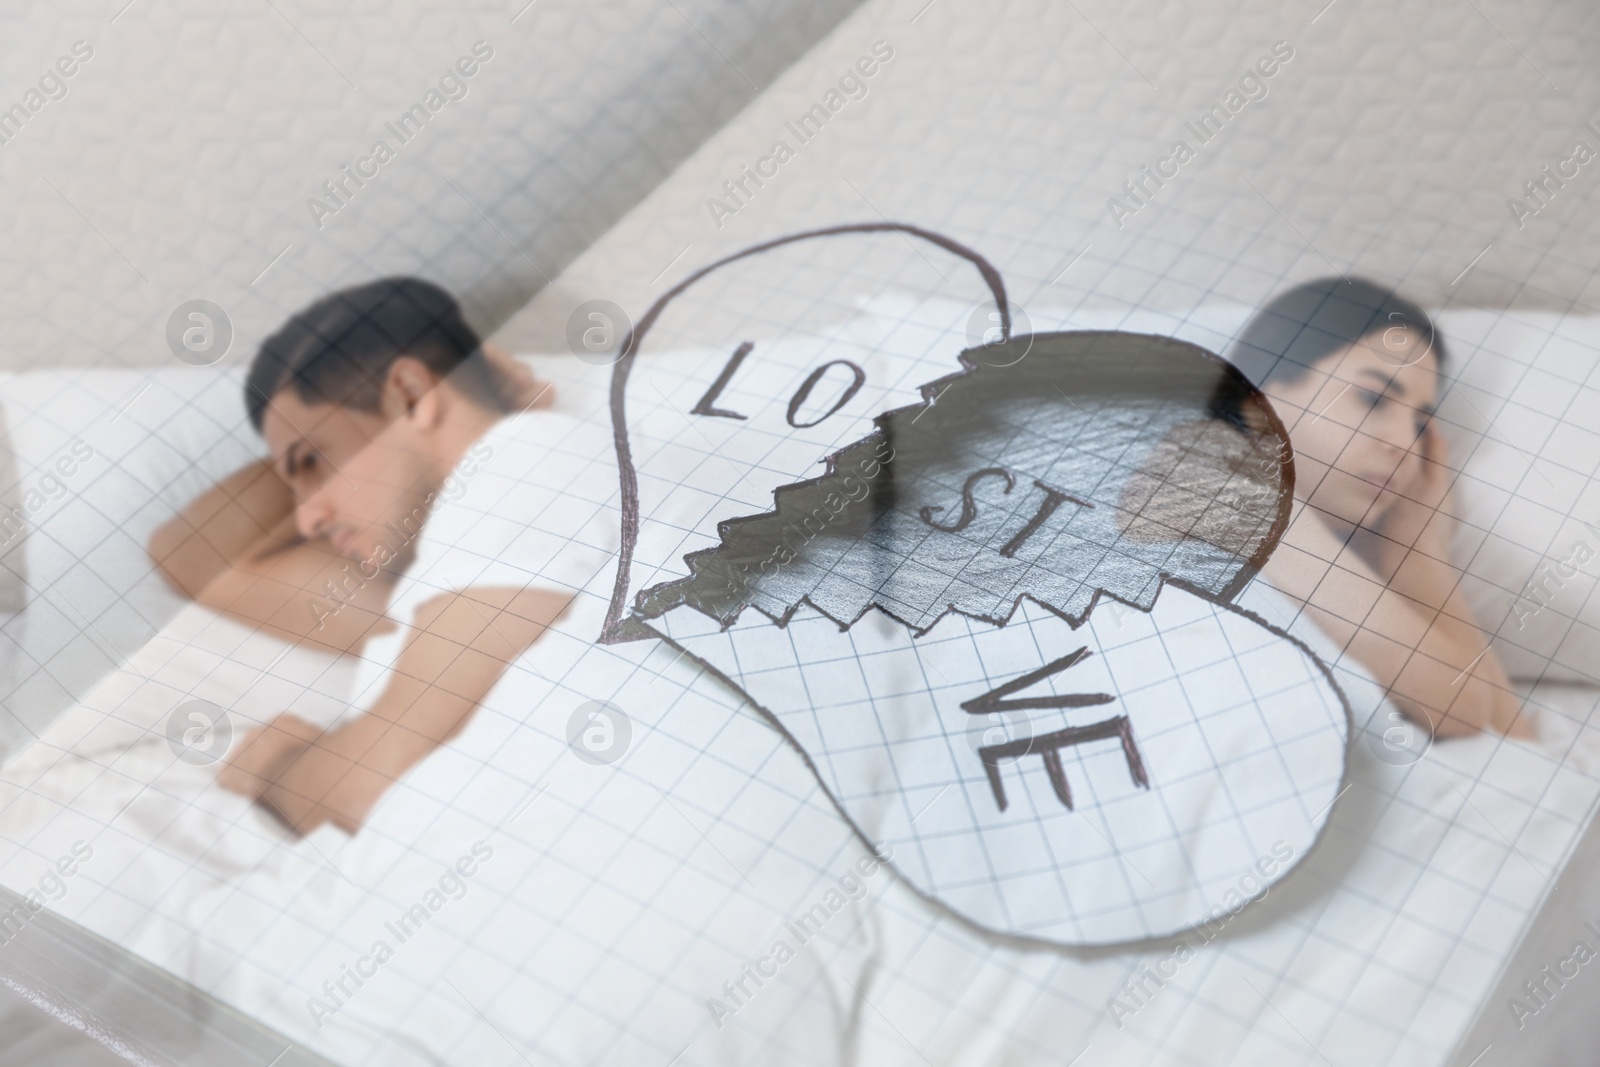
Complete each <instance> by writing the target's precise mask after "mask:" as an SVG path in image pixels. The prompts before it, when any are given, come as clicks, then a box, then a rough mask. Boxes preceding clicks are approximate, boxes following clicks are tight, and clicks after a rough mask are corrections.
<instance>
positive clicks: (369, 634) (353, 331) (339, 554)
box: [150, 278, 570, 833]
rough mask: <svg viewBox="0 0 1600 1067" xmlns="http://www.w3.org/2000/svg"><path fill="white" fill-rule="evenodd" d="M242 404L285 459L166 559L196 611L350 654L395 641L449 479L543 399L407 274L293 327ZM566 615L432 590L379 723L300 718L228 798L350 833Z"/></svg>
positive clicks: (260, 362)
mask: <svg viewBox="0 0 1600 1067" xmlns="http://www.w3.org/2000/svg"><path fill="white" fill-rule="evenodd" d="M247 393H248V395H247V403H248V405H249V407H250V412H251V419H252V421H253V422H254V423H255V425H256V428H257V429H258V430H260V431H261V432H262V435H263V436H264V437H265V438H266V441H267V444H268V446H269V448H270V450H271V456H270V458H269V459H268V460H264V461H262V462H260V463H257V464H252V465H251V466H249V467H246V468H245V469H243V470H241V471H238V472H237V473H235V474H234V475H232V476H231V477H229V478H227V479H226V480H224V481H223V482H222V483H221V484H220V485H218V486H217V487H216V488H215V489H213V490H212V491H210V492H208V493H206V494H205V495H203V496H202V497H200V498H199V499H197V500H196V501H195V502H194V503H193V504H191V505H190V506H189V507H188V508H187V509H186V510H185V511H184V512H183V513H182V514H180V515H179V516H177V517H176V518H175V519H173V520H172V521H171V522H169V523H168V524H166V525H165V526H163V527H162V528H161V529H160V530H158V531H157V532H156V534H155V535H154V537H153V538H152V540H151V545H150V552H151V556H152V557H153V558H154V559H155V561H156V562H157V563H158V565H159V566H160V567H161V569H162V571H163V573H164V574H165V575H166V576H167V578H168V579H169V580H170V581H171V582H172V584H173V585H175V586H176V587H177V588H178V589H179V590H181V591H182V592H184V593H185V594H187V595H189V596H191V597H193V598H194V599H195V600H196V601H198V602H199V603H201V604H204V605H206V606H208V607H211V608H213V609H215V610H217V611H221V612H224V613H226V614H229V615H233V616H235V617H238V618H240V619H243V620H244V621H246V622H249V623H252V624H254V625H259V626H263V627H266V628H268V629H270V630H272V631H275V632H277V633H278V634H279V635H281V636H283V637H285V638H286V639H288V640H291V641H294V642H297V643H299V642H304V643H309V644H314V645H318V646H322V647H326V648H328V649H331V650H333V651H336V652H341V653H352V654H354V653H359V652H360V651H361V649H362V648H363V647H364V646H365V644H366V643H367V641H368V640H369V639H371V638H374V637H377V636H379V635H381V634H385V633H391V632H393V631H394V630H395V628H396V623H395V622H393V621H390V620H389V619H387V618H386V617H385V610H386V608H387V607H388V605H389V600H390V597H391V595H392V594H393V593H394V590H395V585H396V582H397V580H398V578H399V576H400V575H401V574H402V573H403V572H404V571H405V570H406V568H407V567H408V566H409V565H410V563H411V562H412V559H413V557H414V555H415V552H416V550H417V546H418V543H419V537H420V535H421V532H422V526H423V524H424V522H425V521H426V520H427V519H428V518H429V517H430V515H431V513H432V511H433V509H434V508H436V507H437V506H438V502H439V498H440V497H441V495H448V490H446V489H445V486H446V483H447V482H448V480H449V479H451V478H452V476H453V475H454V476H457V477H460V476H468V477H470V471H469V470H468V468H469V467H471V466H472V465H473V464H475V463H476V462H477V459H478V458H481V457H480V450H481V449H482V445H481V443H480V442H481V439H482V438H483V437H484V435H485V434H486V433H488V432H489V431H490V430H491V428H493V427H495V426H496V425H497V424H500V423H502V421H503V420H506V419H507V417H508V415H509V416H514V414H515V413H518V412H521V411H526V410H527V409H528V408H530V407H533V406H535V405H536V404H538V403H539V402H540V401H541V399H542V397H543V396H544V393H543V392H542V391H541V390H540V389H539V388H538V387H537V385H536V383H534V382H533V380H532V378H531V376H530V375H529V374H528V373H527V371H526V370H525V369H523V368H522V367H521V366H520V365H519V364H517V363H515V362H513V361H512V360H510V359H508V358H506V357H505V356H503V355H502V354H500V353H497V352H495V351H493V350H492V349H491V350H484V349H482V348H481V347H480V345H479V342H478V338H477V337H476V335H475V334H474V333H473V332H472V330H471V328H470V327H468V326H467V324H466V323H465V321H464V320H463V319H462V317H461V314H460V311H459V309H458V308H457V306H456V304H455V301H454V300H453V299H452V298H451V297H450V296H449V295H448V294H446V293H445V292H443V291H442V290H440V289H438V287H436V286H433V285H430V284H428V283H426V282H421V281H417V280H415V279H403V278H398V279H385V280H381V281H378V282H373V283H370V284H368V285H364V286H359V287H357V288H354V289H349V290H345V291H342V292H340V293H336V294H334V295H333V296H330V297H328V298H326V299H324V300H322V301H319V302H318V303H316V304H314V305H312V306H311V307H310V308H308V309H306V310H305V311H302V312H301V313H299V314H298V315H296V316H295V317H294V318H293V319H291V320H290V321H289V323H288V324H287V325H285V326H284V327H283V328H282V329H281V330H280V331H279V332H278V333H277V334H275V335H274V336H272V337H271V338H269V339H268V340H267V341H266V343H265V344H263V346H262V349H261V352H260V353H259V354H258V355H257V357H256V360H255V362H254V364H253V365H252V368H251V372H250V378H249V383H248V386H247ZM569 599H570V595H569V594H566V593H562V592H558V591H555V590H551V589H541V588H536V587H521V586H519V587H516V588H511V587H501V586H486V587H473V588H467V589H460V590H455V591H441V592H439V593H437V595H434V596H432V597H431V598H430V599H427V600H426V601H424V602H423V603H421V604H420V605H419V606H418V607H417V608H416V610H415V613H414V614H413V615H412V616H411V617H410V618H409V619H408V621H409V623H410V626H409V632H408V633H407V635H406V637H405V640H404V644H403V647H402V650H401V652H400V654H399V657H398V659H397V660H396V662H395V664H394V668H393V670H392V671H391V673H390V675H389V678H388V682H387V684H386V686H385V688H384V690H383V692H382V694H381V695H380V696H379V697H378V698H377V700H376V701H375V702H374V703H373V705H372V706H371V707H370V708H368V709H367V711H366V713H365V714H363V715H360V716H357V717H355V718H354V719H352V720H350V721H348V722H346V723H344V724H343V725H340V726H338V727H335V728H334V729H331V730H327V731H323V730H321V729H319V728H317V727H315V726H313V725H312V724H311V723H308V722H306V721H304V720H302V719H300V718H299V717H297V716H295V715H293V714H289V713H285V714H283V715H281V716H279V717H278V718H277V719H275V720H273V721H272V722H270V723H268V724H266V725H265V726H263V727H262V728H260V729H258V730H256V731H254V732H253V733H252V734H251V735H250V736H249V737H248V738H246V739H245V740H244V742H243V743H242V744H239V745H236V746H235V748H234V750H233V751H232V752H230V753H229V755H228V766H227V767H226V768H225V769H224V771H223V772H222V774H221V776H220V778H219V780H220V782H221V784H222V785H223V786H224V787H225V788H228V789H231V790H234V791H235V792H239V793H242V794H244V795H246V796H250V797H252V798H254V799H257V800H259V801H260V802H261V803H262V804H264V805H265V806H266V807H267V808H268V809H269V810H271V811H273V812H274V813H275V814H276V815H277V816H278V817H279V818H281V819H282V820H283V821H284V822H285V823H287V824H288V825H289V826H290V827H292V828H294V829H296V830H298V831H300V832H302V833H309V832H310V831H311V830H312V829H313V828H315V827H316V826H318V825H321V824H322V823H323V822H332V823H334V824H335V825H337V826H340V827H342V828H343V829H345V830H347V831H351V832H353V831H354V830H355V829H357V828H358V827H359V826H360V825H361V823H362V822H363V821H364V819H365V818H366V815H367V813H368V812H369V811H370V810H371V808H372V806H373V805H374V804H375V803H376V802H377V801H378V799H379V798H380V797H381V796H382V795H383V793H384V792H385V791H386V790H387V789H388V788H389V786H390V785H391V784H392V783H393V782H394V781H395V780H396V779H398V778H399V777H400V776H401V775H403V774H404V773H405V772H406V771H407V770H409V769H410V768H411V767H412V766H414V765H416V764H417V763H418V762H420V761H421V760H422V759H423V758H425V757H426V756H427V755H428V754H429V753H430V752H432V751H433V750H434V749H435V748H437V747H438V746H439V745H441V744H443V743H444V742H445V741H447V740H449V739H450V738H451V737H452V736H454V735H455V734H456V733H457V732H458V731H459V730H460V729H461V728H462V727H463V726H464V725H465V723H466V721H467V719H468V718H469V717H470V715H471V714H472V712H473V710H474V709H475V708H476V707H477V705H478V703H479V702H480V701H481V700H482V699H483V697H484V696H485V695H486V694H487V693H488V691H489V689H490V688H492V687H493V685H494V684H495V683H496V682H497V681H498V680H499V678H500V677H501V675H502V674H503V673H504V672H505V670H506V669H507V666H508V665H509V664H510V663H511V662H512V661H514V660H515V659H516V658H517V657H518V656H520V655H521V654H522V653H523V652H524V651H526V650H527V649H528V647H530V646H531V645H532V644H533V642H534V641H535V640H537V639H538V637H539V636H540V635H541V634H542V633H543V632H544V630H545V628H546V627H548V626H549V625H550V624H551V623H552V622H554V620H555V619H556V618H557V617H558V616H559V615H560V614H561V613H562V611H563V610H564V609H565V608H566V605H567V603H568V600H569Z"/></svg>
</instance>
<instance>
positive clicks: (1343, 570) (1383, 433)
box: [1230, 278, 1533, 737]
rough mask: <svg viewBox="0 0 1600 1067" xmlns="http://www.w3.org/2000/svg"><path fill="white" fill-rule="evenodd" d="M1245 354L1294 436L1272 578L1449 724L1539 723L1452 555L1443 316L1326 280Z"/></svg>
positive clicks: (1433, 723) (1403, 692)
mask: <svg viewBox="0 0 1600 1067" xmlns="http://www.w3.org/2000/svg"><path fill="white" fill-rule="evenodd" d="M1230 358H1231V360H1232V362H1233V363H1234V364H1235V365H1237V366H1238V367H1240V369H1241V370H1243V371H1244V372H1245V373H1246V374H1247V375H1248V376H1249V377H1250V378H1251V379H1252V380H1254V381H1256V382H1258V383H1260V385H1261V388H1262V390H1263V391H1264V392H1265V393H1266V394H1267V395H1268V396H1269V397H1270V398H1271V399H1272V403H1273V406H1274V407H1275V408H1276V410H1277V412H1278V414H1279V417H1280V418H1282V419H1283V421H1284V424H1285V425H1286V426H1287V427H1288V429H1289V434H1290V440H1291V443H1292V444H1293V446H1294V453H1295V496H1296V506H1295V513H1294V518H1293V520H1292V522H1291V524H1290V527H1289V530H1288V531H1287V533H1286V534H1285V535H1284V538H1283V541H1282V543H1281V544H1280V545H1279V547H1278V549H1277V550H1276V552H1275V553H1274V554H1273V556H1272V558H1271V560H1270V561H1269V562H1268V564H1267V568H1266V574H1267V577H1268V578H1269V579H1271V580H1272V582H1273V584H1274V585H1276V586H1278V587H1279V588H1280V589H1282V590H1283V591H1284V592H1286V593H1288V594H1289V595H1290V596H1292V597H1294V598H1296V599H1298V600H1299V601H1301V602H1302V603H1303V604H1304V605H1305V608H1306V611H1307V612H1308V614H1309V615H1310V616H1311V617H1312V619H1314V620H1315V621H1316V623H1317V624H1318V626H1319V627H1320V628H1321V629H1322V630H1323V631H1324V632H1326V633H1327V634H1328V635H1330V636H1331V637H1332V638H1333V639H1334V640H1335V641H1336V642H1338V643H1339V644H1340V645H1341V646H1342V647H1343V648H1344V649H1345V651H1346V653H1347V654H1348V655H1350V656H1352V657H1353V658H1354V659H1355V660H1356V661H1357V662H1359V663H1360V664H1361V665H1362V666H1364V667H1365V668H1366V669H1367V670H1368V671H1369V672H1370V673H1371V674H1372V675H1373V677H1374V678H1376V680H1377V681H1378V682H1379V684H1381V685H1382V686H1383V687H1384V688H1385V689H1386V690H1388V693H1389V695H1390V697H1391V698H1392V699H1393V700H1394V702H1395V705H1396V706H1397V707H1398V708H1399V709H1400V710H1401V711H1402V712H1404V713H1405V714H1406V715H1408V716H1409V717H1411V718H1412V719H1414V720H1415V721H1417V722H1418V723H1419V724H1422V725H1424V726H1426V727H1427V728H1429V729H1430V730H1431V731H1432V732H1433V733H1434V735H1436V736H1440V737H1445V736H1451V735H1456V734H1465V733H1473V732H1477V731H1480V730H1494V731H1498V732H1501V733H1506V734H1510V735H1513V736H1529V735H1531V734H1532V732H1533V731H1532V726H1531V724H1530V723H1529V721H1528V720H1527V718H1526V717H1524V716H1523V715H1522V713H1521V710H1520V705H1519V702H1518V700H1517V699H1516V698H1515V696H1514V695H1513V694H1512V692H1511V689H1510V685H1509V683H1508V681H1507V679H1506V674H1505V671H1504V670H1503V669H1502V668H1501V666H1500V663H1499V660H1498V658H1497V657H1496V656H1495V654H1494V651H1493V649H1492V648H1491V647H1490V642H1489V639H1488V638H1487V637H1486V636H1485V635H1484V633H1483V631H1482V630H1481V629H1480V628H1479V627H1478V625H1477V622H1476V621H1475V620H1474V619H1473V616H1472V612H1471V609H1470V608H1469V607H1468V606H1467V603H1466V600H1465V598H1464V597H1463V596H1462V593H1461V589H1460V578H1461V572H1460V571H1459V570H1458V569H1457V568H1456V567H1454V566H1453V565H1452V564H1451V562H1450V540H1451V534H1452V532H1453V530H1454V527H1455V521H1454V519H1453V518H1452V517H1451V508H1450V507H1449V504H1448V502H1447V501H1448V497H1449V491H1450V482H1451V471H1450V469H1449V467H1448V465H1447V463H1446V455H1445V442H1444V438H1443V436H1442V435H1441V434H1440V432H1439V428H1438V426H1437V425H1436V424H1435V422H1434V419H1433V411H1434V407H1435V405H1436V404H1437V402H1438V399H1439V380H1440V374H1441V372H1442V370H1443V369H1444V363H1445V349H1444V343H1443V340H1442V339H1441V338H1439V337H1438V336H1437V335H1436V334H1435V332H1434V328H1433V324H1432V322H1430V321H1429V319H1428V316H1427V315H1426V314H1425V313H1424V312H1423V311H1422V309H1421V308H1419V307H1417V306H1416V305H1415V304H1413V303H1411V302H1410V301H1408V300H1405V299H1403V298H1401V297H1399V296H1397V295H1395V294H1394V293H1393V292H1391V291H1390V290H1388V289H1385V288H1383V287H1381V286H1378V285H1376V284H1374V283H1372V282H1369V281H1365V280H1361V279H1352V280H1345V279H1342V278H1324V279H1321V280H1319V281H1313V282H1308V283H1306V284H1304V285H1300V286H1297V287H1295V288H1293V289H1290V290H1288V291H1287V292H1284V293H1281V294H1280V295H1278V296H1277V297H1275V298H1274V299H1273V300H1272V301H1271V302H1270V303H1269V304H1267V305H1266V306H1265V307H1264V308H1262V309H1261V310H1260V311H1259V312H1258V313H1257V314H1256V315H1255V317H1254V318H1253V319H1251V320H1250V322H1249V324H1248V325H1247V326H1246V327H1245V329H1244V332H1243V333H1242V334H1241V335H1240V337H1239V340H1238V343H1237V345H1236V346H1235V348H1234V349H1233V351H1232V352H1231V353H1230Z"/></svg>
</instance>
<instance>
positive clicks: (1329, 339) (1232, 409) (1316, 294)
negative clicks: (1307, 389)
mask: <svg viewBox="0 0 1600 1067" xmlns="http://www.w3.org/2000/svg"><path fill="white" fill-rule="evenodd" d="M1400 326H1404V327H1406V328H1407V329H1409V330H1411V331H1413V332H1415V333H1416V334H1417V335H1418V337H1420V338H1421V340H1422V341H1423V342H1424V347H1423V351H1424V353H1426V352H1429V351H1431V352H1432V353H1433V355H1434V359H1435V360H1436V361H1437V362H1438V367H1439V369H1440V370H1441V371H1443V370H1444V366H1445V361H1446V356H1445V347H1444V338H1442V337H1440V336H1439V335H1438V333H1437V332H1436V331H1435V329H1434V326H1433V320H1432V319H1430V318H1429V317H1428V313H1427V312H1426V311H1423V310H1422V308H1420V307H1418V306H1417V305H1416V304H1414V303H1412V302H1411V301H1409V300H1407V299H1406V298H1405V297H1403V296H1401V295H1399V294H1398V293H1396V292H1395V291H1394V290H1393V289H1389V288H1386V287H1385V286H1382V285H1379V284H1378V283H1377V282H1374V281H1370V280H1368V279H1366V278H1359V277H1357V278H1350V279H1348V280H1347V279H1345V278H1318V279H1316V280H1315V281H1310V282H1305V283H1303V284H1301V285H1297V286H1295V287H1294V288H1293V289H1286V290H1284V291H1283V292H1281V293H1279V294H1278V295H1277V296H1275V297H1273V298H1272V299H1271V300H1270V301H1268V302H1267V305H1266V306H1265V307H1263V308H1262V309H1261V310H1260V311H1257V312H1256V313H1255V315H1254V316H1253V317H1252V318H1251V319H1250V321H1249V322H1248V323H1246V324H1245V327H1244V330H1243V331H1241V332H1240V334H1239V337H1238V339H1237V340H1235V341H1234V343H1233V347H1232V348H1231V349H1230V350H1229V352H1228V361H1229V362H1230V363H1232V364H1233V365H1234V366H1235V367H1238V368H1239V370H1240V371H1241V372H1242V373H1243V374H1244V376H1245V377H1246V378H1248V379H1250V381H1252V382H1254V383H1255V384H1256V385H1257V386H1260V385H1261V384H1262V383H1263V382H1265V381H1266V380H1267V378H1268V376H1269V375H1270V376H1272V377H1273V378H1275V379H1276V380H1278V381H1284V382H1292V381H1297V380H1299V379H1300V378H1303V377H1305V375H1306V372H1307V371H1309V370H1310V369H1311V368H1312V367H1313V366H1315V365H1316V364H1317V363H1319V362H1320V361H1322V360H1323V359H1326V358H1327V357H1328V356H1330V355H1332V354H1333V353H1335V352H1339V351H1341V350H1343V349H1345V348H1347V347H1349V346H1350V345H1352V344H1354V343H1355V342H1357V341H1359V340H1361V339H1362V338H1363V337H1366V336H1368V335H1370V334H1373V333H1377V332H1379V331H1381V330H1388V329H1391V328H1395V327H1400ZM1396 366H1397V367H1398V366H1400V364H1396ZM1228 384H1229V383H1228V382H1226V381H1224V383H1223V386H1222V388H1219V391H1218V393H1217V395H1216V396H1215V397H1214V398H1213V401H1212V408H1211V410H1212V414H1213V415H1215V416H1216V417H1217V418H1220V419H1224V420H1226V421H1228V422H1231V423H1233V424H1234V425H1237V426H1242V421H1241V420H1242V419H1243V412H1242V410H1241V404H1242V402H1243V401H1244V397H1243V396H1242V395H1233V394H1232V393H1227V392H1225V391H1224V390H1225V389H1226V387H1227V385H1228ZM1234 392H1237V389H1235V390H1234Z"/></svg>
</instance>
